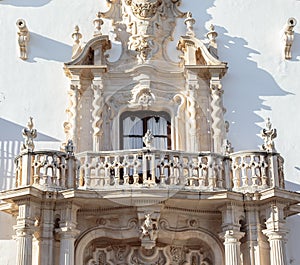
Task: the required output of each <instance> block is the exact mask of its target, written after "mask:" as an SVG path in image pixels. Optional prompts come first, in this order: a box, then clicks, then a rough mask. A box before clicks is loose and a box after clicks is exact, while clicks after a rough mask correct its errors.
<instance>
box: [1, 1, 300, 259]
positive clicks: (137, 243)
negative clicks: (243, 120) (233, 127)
mask: <svg viewBox="0 0 300 265" xmlns="http://www.w3.org/2000/svg"><path fill="white" fill-rule="evenodd" d="M107 2H108V4H109V6H110V8H109V10H108V11H107V12H104V13H101V12H99V13H97V16H96V19H95V20H94V21H93V23H94V26H95V30H94V36H93V38H92V39H91V40H89V41H88V42H87V43H86V44H85V45H81V43H80V39H81V34H80V32H79V28H78V27H76V28H75V32H74V33H73V35H72V36H73V38H74V46H73V56H72V61H71V62H69V63H66V64H65V67H64V70H65V73H66V75H67V77H68V78H70V88H69V90H68V99H69V102H68V106H67V120H66V122H65V123H64V129H65V133H66V142H65V143H64V144H63V146H64V148H65V150H64V151H36V150H35V149H34V141H33V140H34V138H35V137H36V135H37V131H36V130H35V129H34V128H33V122H32V119H31V120H30V122H29V124H28V128H26V129H24V131H23V136H24V138H25V141H24V145H23V147H22V151H21V153H20V155H19V156H18V157H17V158H16V184H15V188H14V189H12V190H8V191H4V192H2V193H1V194H0V199H1V200H3V201H5V202H6V204H7V207H6V208H5V210H6V211H7V212H9V213H10V214H12V215H14V216H16V222H17V223H16V225H15V227H14V228H15V231H16V241H17V262H16V264H17V265H31V264H39V265H53V264H59V265H73V264H75V265H100V264H101V265H102V264H147V265H152V264H153V265H154V264H172V265H173V264H174V265H181V264H191V265H195V264H199V265H242V264H243V265H258V264H264V265H286V264H287V263H286V258H285V242H286V235H287V232H288V231H287V229H286V226H285V219H286V217H288V216H290V215H292V214H295V213H297V212H298V211H299V210H298V209H297V207H296V205H297V203H299V202H300V196H299V194H298V193H293V192H289V191H286V190H285V189H284V176H283V159H282V157H281V156H280V155H279V154H278V153H277V152H276V150H275V147H274V142H273V139H274V138H275V137H276V135H277V133H276V130H275V129H273V128H272V126H271V123H270V121H268V122H267V128H266V129H264V130H263V132H262V137H263V138H264V145H263V148H262V149H263V150H257V151H243V152H236V153H233V152H232V151H233V150H232V148H231V146H230V142H229V141H228V139H227V136H226V133H227V131H228V124H227V123H226V121H225V120H224V116H223V115H224V111H225V109H224V106H223V99H222V95H223V93H224V90H223V87H222V84H221V79H222V77H223V76H224V75H225V74H226V71H227V64H226V63H224V62H222V61H220V60H219V59H218V55H217V54H218V53H217V40H216V37H217V35H218V34H217V33H216V32H215V29H214V27H213V26H211V28H210V31H209V32H208V33H207V38H208V39H207V40H206V41H202V40H200V39H198V38H197V37H196V36H195V33H194V29H193V25H194V24H195V23H196V21H195V19H193V17H192V14H191V13H190V12H187V13H183V12H181V11H180V9H179V8H180V0H110V1H107ZM178 18H184V23H185V25H186V34H185V35H184V36H181V37H180V39H179V40H178V44H177V49H178V50H179V51H180V52H181V60H180V62H176V60H175V59H174V58H169V56H168V52H167V45H168V42H170V41H172V36H173V32H174V27H175V26H176V23H177V20H178ZM104 20H105V21H104ZM108 20H110V21H111V23H112V27H113V30H114V34H115V38H116V40H118V41H119V42H120V44H121V47H122V52H121V55H120V57H119V58H118V60H117V61H115V62H112V61H110V60H109V58H108V56H107V54H106V52H107V50H109V49H111V48H112V45H111V39H110V38H109V36H107V35H103V34H102V32H101V26H102V25H103V23H106V22H107V21H108Z"/></svg>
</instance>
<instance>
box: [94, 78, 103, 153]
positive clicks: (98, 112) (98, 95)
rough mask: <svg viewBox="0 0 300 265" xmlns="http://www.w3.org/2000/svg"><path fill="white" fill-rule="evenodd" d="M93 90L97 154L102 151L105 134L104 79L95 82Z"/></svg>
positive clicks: (95, 149) (95, 148) (95, 147)
mask: <svg viewBox="0 0 300 265" xmlns="http://www.w3.org/2000/svg"><path fill="white" fill-rule="evenodd" d="M93 83H94V84H93V85H92V89H93V91H94V100H93V102H92V105H93V111H92V118H93V122H92V128H93V149H94V151H95V152H98V151H100V149H101V137H102V134H103V126H102V125H103V117H102V116H103V107H104V100H103V90H102V89H103V84H102V79H101V78H100V80H97V81H95V80H94V82H93Z"/></svg>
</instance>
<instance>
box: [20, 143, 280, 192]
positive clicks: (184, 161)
mask: <svg viewBox="0 0 300 265" xmlns="http://www.w3.org/2000/svg"><path fill="white" fill-rule="evenodd" d="M15 162H16V187H24V186H30V185H33V186H36V187H39V188H41V189H45V190H48V189H50V190H53V189H54V190H63V189H86V190H106V189H110V190H113V189H119V188H121V189H126V187H129V188H142V187H148V188H151V187H153V188H155V187H157V188H165V189H174V188H175V189H176V188H178V189H184V190H191V191H194V190H200V191H220V190H233V191H238V192H255V191H257V190H263V189H268V188H272V187H278V188H284V176H283V159H282V157H281V156H280V155H279V154H278V153H276V152H267V151H243V152H236V153H232V154H229V155H221V154H215V153H207V152H203V153H188V152H181V151H170V150H168V151H166V150H165V151H161V150H150V149H146V148H145V149H139V150H122V151H110V152H108V151H107V152H97V153H95V152H84V153H79V154H76V155H75V156H74V155H73V154H68V153H65V152H56V151H28V152H23V153H21V154H20V155H19V156H18V157H17V158H16V159H15Z"/></svg>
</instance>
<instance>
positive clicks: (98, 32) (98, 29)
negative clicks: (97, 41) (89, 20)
mask: <svg viewBox="0 0 300 265" xmlns="http://www.w3.org/2000/svg"><path fill="white" fill-rule="evenodd" d="M93 23H94V26H95V30H94V37H96V36H100V35H102V32H101V26H102V25H103V20H102V19H101V12H98V13H97V14H96V19H95V20H94V21H93Z"/></svg>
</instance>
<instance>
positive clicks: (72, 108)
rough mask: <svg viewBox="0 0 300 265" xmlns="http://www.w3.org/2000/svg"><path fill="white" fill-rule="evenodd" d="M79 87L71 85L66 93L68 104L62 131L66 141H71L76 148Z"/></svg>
mask: <svg viewBox="0 0 300 265" xmlns="http://www.w3.org/2000/svg"><path fill="white" fill-rule="evenodd" d="M79 88H80V86H79V85H78V84H77V85H75V84H71V86H70V89H69V91H68V97H69V104H68V107H67V109H66V112H67V114H68V121H66V122H65V123H64V130H65V134H66V139H67V140H73V142H74V145H75V146H76V139H77V129H76V127H77V124H76V123H77V122H76V121H77V105H78V90H79Z"/></svg>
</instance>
